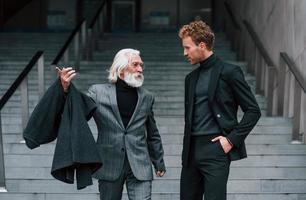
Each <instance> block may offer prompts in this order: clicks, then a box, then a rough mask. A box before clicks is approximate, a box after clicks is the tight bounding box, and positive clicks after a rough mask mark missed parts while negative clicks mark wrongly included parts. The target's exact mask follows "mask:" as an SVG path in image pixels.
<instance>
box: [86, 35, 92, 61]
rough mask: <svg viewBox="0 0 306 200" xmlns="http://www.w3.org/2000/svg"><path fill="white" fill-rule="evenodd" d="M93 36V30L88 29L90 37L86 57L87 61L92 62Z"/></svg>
mask: <svg viewBox="0 0 306 200" xmlns="http://www.w3.org/2000/svg"><path fill="white" fill-rule="evenodd" d="M92 37H93V35H92V29H88V37H87V53H86V57H87V60H92V51H93V45H92V44H93V42H92V40H93V38H92Z"/></svg>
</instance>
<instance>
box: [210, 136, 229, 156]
mask: <svg viewBox="0 0 306 200" xmlns="http://www.w3.org/2000/svg"><path fill="white" fill-rule="evenodd" d="M218 140H219V142H220V144H221V147H222V148H223V151H224V153H228V152H229V151H230V150H231V149H232V148H233V145H232V144H231V143H230V142H229V141H228V140H227V138H226V137H223V136H218V137H215V138H214V139H212V140H211V141H212V142H216V141H218Z"/></svg>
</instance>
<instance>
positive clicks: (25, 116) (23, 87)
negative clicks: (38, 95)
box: [20, 77, 29, 130]
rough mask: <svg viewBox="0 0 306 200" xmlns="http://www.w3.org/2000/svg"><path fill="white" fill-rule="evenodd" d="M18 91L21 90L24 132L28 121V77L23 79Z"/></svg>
mask: <svg viewBox="0 0 306 200" xmlns="http://www.w3.org/2000/svg"><path fill="white" fill-rule="evenodd" d="M20 89H21V116H22V130H24V129H25V127H26V125H27V123H28V119H29V95H28V77H25V78H24V79H23V81H22V83H21V85H20Z"/></svg>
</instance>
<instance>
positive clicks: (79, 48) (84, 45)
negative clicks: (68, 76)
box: [51, 0, 106, 71]
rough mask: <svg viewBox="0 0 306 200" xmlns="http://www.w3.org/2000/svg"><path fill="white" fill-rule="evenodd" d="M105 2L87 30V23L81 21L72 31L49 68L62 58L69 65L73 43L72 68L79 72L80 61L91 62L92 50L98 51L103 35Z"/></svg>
mask: <svg viewBox="0 0 306 200" xmlns="http://www.w3.org/2000/svg"><path fill="white" fill-rule="evenodd" d="M105 5H106V1H105V0H104V1H103V2H102V4H101V6H100V7H99V9H98V11H97V12H96V14H95V17H94V18H93V20H92V22H91V23H90V26H89V28H87V21H86V20H82V21H81V22H80V23H79V24H78V25H77V26H76V27H75V29H74V30H73V31H72V33H71V34H70V36H69V37H68V39H67V40H66V42H65V44H64V45H63V46H62V48H61V50H60V51H59V53H58V54H57V56H56V57H55V59H54V60H53V62H52V63H51V67H53V68H54V67H55V66H57V65H58V64H59V62H60V61H61V59H62V58H63V64H64V65H65V66H67V65H69V63H70V59H69V49H70V48H71V46H72V41H74V68H75V69H76V70H77V71H79V69H80V60H81V59H82V58H86V59H87V60H92V55H93V51H94V50H98V41H97V40H98V39H99V37H100V36H102V34H103V9H104V8H105Z"/></svg>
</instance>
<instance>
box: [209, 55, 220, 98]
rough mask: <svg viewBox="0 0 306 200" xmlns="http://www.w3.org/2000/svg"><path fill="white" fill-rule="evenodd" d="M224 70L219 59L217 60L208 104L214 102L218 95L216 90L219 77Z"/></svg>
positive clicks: (212, 75)
mask: <svg viewBox="0 0 306 200" xmlns="http://www.w3.org/2000/svg"><path fill="white" fill-rule="evenodd" d="M222 69H223V65H222V63H221V61H220V60H219V58H217V61H216V64H215V65H214V66H213V69H212V72H211V76H210V81H209V85H208V102H210V103H211V102H212V101H213V99H214V96H215V93H216V88H217V85H218V81H219V77H220V74H221V71H222Z"/></svg>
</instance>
